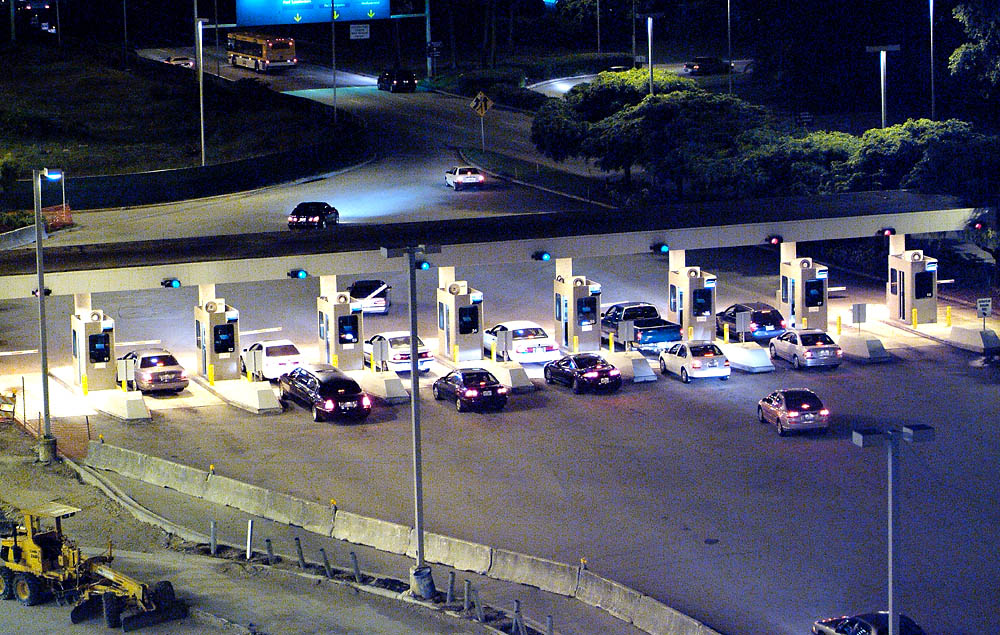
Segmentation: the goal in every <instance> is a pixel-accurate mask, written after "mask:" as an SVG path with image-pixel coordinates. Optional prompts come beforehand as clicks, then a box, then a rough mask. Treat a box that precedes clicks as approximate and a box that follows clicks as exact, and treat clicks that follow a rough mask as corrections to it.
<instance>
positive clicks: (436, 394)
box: [431, 385, 441, 401]
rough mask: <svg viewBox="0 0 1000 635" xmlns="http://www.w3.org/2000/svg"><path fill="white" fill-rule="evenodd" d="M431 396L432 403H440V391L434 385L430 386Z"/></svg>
mask: <svg viewBox="0 0 1000 635" xmlns="http://www.w3.org/2000/svg"><path fill="white" fill-rule="evenodd" d="M431 394H432V395H434V401H441V391H440V390H438V387H437V386H436V385H435V386H431Z"/></svg>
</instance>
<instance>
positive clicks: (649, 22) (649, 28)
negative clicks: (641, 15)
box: [646, 15, 656, 97]
mask: <svg viewBox="0 0 1000 635" xmlns="http://www.w3.org/2000/svg"><path fill="white" fill-rule="evenodd" d="M646 40H647V42H648V44H649V51H648V55H649V57H647V58H646V60H647V62H648V64H649V95H650V96H651V97H652V96H653V95H655V94H656V90H655V89H654V88H653V16H651V15H647V16H646Z"/></svg>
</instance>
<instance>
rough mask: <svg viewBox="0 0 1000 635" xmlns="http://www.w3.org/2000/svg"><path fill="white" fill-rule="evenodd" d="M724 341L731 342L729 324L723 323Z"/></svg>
mask: <svg viewBox="0 0 1000 635" xmlns="http://www.w3.org/2000/svg"><path fill="white" fill-rule="evenodd" d="M722 341H723V342H726V343H728V342H729V324H723V325H722Z"/></svg>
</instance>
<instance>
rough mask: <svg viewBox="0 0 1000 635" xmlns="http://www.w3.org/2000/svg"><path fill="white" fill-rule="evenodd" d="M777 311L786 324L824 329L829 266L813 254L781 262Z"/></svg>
mask: <svg viewBox="0 0 1000 635" xmlns="http://www.w3.org/2000/svg"><path fill="white" fill-rule="evenodd" d="M780 273H781V286H780V288H779V289H778V291H777V293H776V296H777V301H778V311H779V312H780V313H781V314H782V315H784V316H785V318H786V321H787V323H788V327H789V328H800V329H801V328H810V329H821V330H824V331H825V330H826V328H827V306H828V305H829V286H828V277H829V273H830V270H829V269H827V268H826V267H825V266H823V265H821V264H819V263H818V262H814V261H813V259H812V258H792V259H790V260H788V261H783V262H782V263H781V270H780Z"/></svg>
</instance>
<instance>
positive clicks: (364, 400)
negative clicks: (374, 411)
mask: <svg viewBox="0 0 1000 635" xmlns="http://www.w3.org/2000/svg"><path fill="white" fill-rule="evenodd" d="M361 405H362V406H364V407H365V408H371V407H372V398H371V397H369V396H368V395H365V396H364V397H362V398H361Z"/></svg>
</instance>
